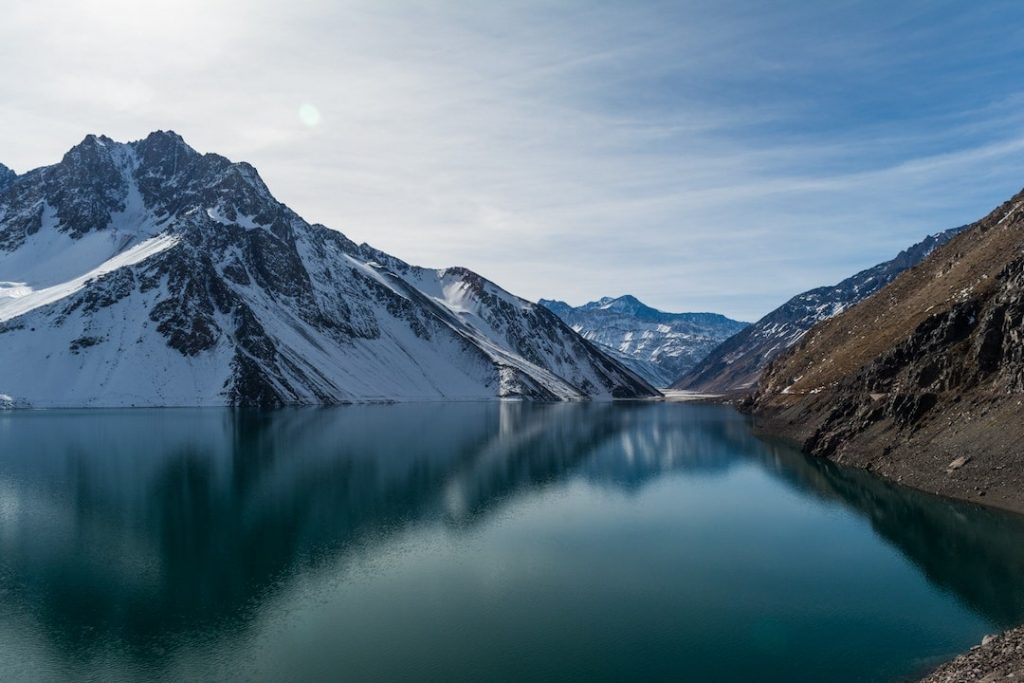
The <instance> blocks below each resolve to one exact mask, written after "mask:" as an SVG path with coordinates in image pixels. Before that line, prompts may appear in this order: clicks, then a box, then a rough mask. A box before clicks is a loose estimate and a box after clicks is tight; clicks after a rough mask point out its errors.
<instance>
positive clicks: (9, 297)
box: [0, 235, 180, 322]
mask: <svg viewBox="0 0 1024 683" xmlns="http://www.w3.org/2000/svg"><path fill="white" fill-rule="evenodd" d="M179 240H180V238H179V237H178V236H177V235H157V236H156V237H153V238H150V239H148V240H146V241H144V242H141V243H139V244H136V245H135V246H134V247H130V248H128V249H126V250H124V251H122V252H121V253H120V254H118V255H117V256H115V257H113V258H112V259H110V260H109V261H106V262H104V263H102V264H100V265H99V266H97V267H96V268H94V269H92V270H90V271H89V272H87V273H85V274H83V275H80V276H78V277H76V278H74V279H71V280H68V281H67V282H62V283H60V284H58V285H53V286H51V287H46V288H44V289H37V290H33V289H32V288H31V287H28V286H27V285H25V284H24V283H14V282H4V283H3V284H4V285H5V287H4V288H2V289H0V322H5V321H7V320H10V319H11V318H16V317H18V316H19V315H24V314H26V313H28V312H29V311H31V310H34V309H36V308H40V307H41V306H46V305H48V304H52V303H55V302H57V301H60V300H61V299H64V298H66V297H68V296H71V295H72V294H74V293H75V292H77V291H79V290H80V289H82V288H83V287H85V286H86V285H87V284H88V283H89V281H90V280H94V279H95V278H98V277H100V276H101V275H106V274H107V273H110V272H113V271H115V270H117V269H118V268H124V267H125V266H132V265H135V264H136V263H141V262H142V261H144V260H146V259H147V258H149V257H151V256H155V255H156V254H159V253H160V252H162V251H165V250H167V249H170V248H171V247H173V246H174V245H175V244H177V243H178V241H179ZM2 275H3V273H0V276H2Z"/></svg>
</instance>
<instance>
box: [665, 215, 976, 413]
mask: <svg viewBox="0 0 1024 683" xmlns="http://www.w3.org/2000/svg"><path fill="white" fill-rule="evenodd" d="M966 227H967V226H960V227H957V228H950V229H948V230H944V231H941V232H937V233H934V234H931V235H928V236H927V237H925V238H924V239H923V240H921V241H920V242H917V243H916V244H913V245H911V246H910V247H907V248H906V249H904V250H902V251H900V253H899V254H897V255H896V256H895V257H894V258H892V259H889V260H888V261H883V262H882V263H879V264H877V265H875V266H872V267H870V268H865V269H864V270H861V271H859V272H857V273H855V274H854V275H851V276H850V277H848V278H845V279H843V280H841V281H840V282H838V283H836V284H834V285H826V286H823V287H816V288H814V289H810V290H808V291H806V292H803V293H801V294H797V295H796V296H794V297H793V298H791V299H789V300H788V301H787V302H786V303H784V304H782V305H781V306H779V307H778V308H776V309H774V310H773V311H771V312H769V313H768V314H767V315H765V316H764V317H762V318H761V319H760V320H758V321H757V322H755V323H753V324H752V325H750V326H749V327H747V328H746V329H744V330H742V331H740V332H738V333H737V334H736V335H735V336H734V337H732V338H730V339H727V340H725V341H724V342H722V344H721V345H720V346H719V347H718V348H716V349H714V350H712V351H711V352H710V353H709V354H708V355H707V356H706V357H705V358H704V359H702V360H701V361H700V362H699V363H697V364H696V365H695V366H694V367H693V368H692V369H690V370H689V371H688V372H686V374H684V375H682V376H681V377H679V378H677V379H676V380H675V381H674V382H673V383H672V386H671V388H672V389H680V390H688V391H698V392H705V393H735V392H742V391H746V390H749V389H752V388H753V387H754V385H755V384H756V382H757V381H758V378H759V377H760V375H761V372H762V371H763V370H764V368H765V367H767V365H768V363H770V362H771V361H772V360H773V359H775V358H777V357H778V356H779V355H780V354H782V353H784V352H785V351H786V350H787V349H789V348H791V347H792V346H793V345H794V344H796V343H797V342H799V341H800V339H801V338H802V337H803V336H804V334H806V333H807V331H808V330H810V329H811V328H812V327H813V326H814V325H816V324H817V323H819V322H821V321H822V320H827V319H828V318H831V317H833V316H835V315H838V314H839V313H841V312H843V311H844V310H846V309H848V308H850V307H851V306H854V305H856V304H858V303H859V302H861V301H863V300H864V299H866V298H867V297H869V296H871V295H872V294H874V293H875V292H877V291H878V290H880V289H882V288H883V287H884V286H885V285H887V284H888V283H889V282H892V280H893V279H895V278H896V277H897V276H898V275H899V274H900V273H902V272H903V271H905V270H906V269H908V268H911V267H913V266H915V265H917V264H918V263H920V262H921V261H922V260H923V259H924V258H925V257H927V256H928V254H930V253H931V252H932V251H933V250H934V249H935V248H936V247H938V246H940V245H942V244H945V243H946V242H948V241H949V240H950V239H952V238H953V237H954V236H955V235H957V234H958V233H959V232H960V231H962V230H964V229H965V228H966Z"/></svg>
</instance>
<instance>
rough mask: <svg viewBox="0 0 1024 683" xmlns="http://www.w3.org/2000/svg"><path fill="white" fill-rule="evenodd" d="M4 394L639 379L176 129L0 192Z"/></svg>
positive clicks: (614, 391)
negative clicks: (349, 234)
mask: <svg viewBox="0 0 1024 683" xmlns="http://www.w3.org/2000/svg"><path fill="white" fill-rule="evenodd" d="M0 393H2V394H4V395H6V396H9V397H10V400H8V401H5V403H6V404H8V405H10V406H14V407H37V408H43V407H65V408H72V407H101V406H103V407H113V406H179V405H182V406H183V405H204V406H206V405H244V406H259V407H273V406H281V405H313V404H317V405H319V404H333V403H348V402H363V401H400V400H410V401H416V400H482V399H498V398H524V399H533V400H545V401H548V400H580V399H599V400H610V399H613V398H643V397H651V396H656V395H657V391H656V390H654V389H653V388H652V387H651V386H649V385H648V384H647V383H646V382H644V381H643V380H642V379H640V378H639V377H638V376H636V375H634V374H633V373H632V372H630V371H629V370H628V369H626V368H625V367H623V366H622V365H619V364H618V363H617V362H616V361H615V360H612V359H610V358H609V357H607V356H606V355H604V354H602V353H601V352H600V351H599V350H598V349H596V348H595V347H594V346H593V345H592V344H590V343H588V342H587V341H585V340H584V339H583V338H582V337H581V336H580V335H578V334H577V333H575V332H574V331H573V330H572V329H570V328H569V327H568V326H566V325H565V324H564V323H562V322H561V321H560V320H559V319H558V318H557V317H556V316H555V315H554V314H553V313H551V312H549V311H548V310H547V309H544V308H542V307H539V306H536V305H534V304H531V303H529V302H527V301H525V300H524V299H522V298H520V297H517V296H515V295H513V294H511V293H510V292H506V291H505V290H503V289H501V287H499V286H498V285H496V284H495V283H492V282H490V281H488V280H486V279H485V278H483V277H481V276H480V275H477V274H476V273H473V272H471V271H469V270H467V269H465V268H445V269H440V270H429V269H424V268H417V267H415V266H411V265H409V264H407V263H404V262H403V261H401V260H400V259H397V258H395V257H393V256H390V255H388V254H385V253H384V252H380V251H378V250H376V249H373V248H372V247H370V246H369V245H365V244H364V245H357V244H356V243H354V242H352V241H351V240H349V239H347V238H346V237H345V236H344V235H342V234H341V233H340V232H337V231H334V230H330V229H328V228H326V227H324V226H320V225H311V224H310V223H308V222H307V221H305V220H303V219H302V218H301V217H300V216H299V215H298V214H296V213H295V212H294V211H292V210H291V209H289V208H288V207H287V206H285V205H284V204H282V203H280V202H279V201H277V200H276V199H274V197H273V196H272V195H271V194H270V191H269V189H268V188H267V187H266V185H265V184H264V183H263V182H262V180H261V179H260V177H259V174H258V173H257V171H256V169H255V168H253V167H251V166H249V165H248V164H245V163H244V162H237V163H236V162H232V161H231V160H229V159H226V158H224V157H222V156H219V155H216V154H200V153H199V152H197V151H196V150H194V149H192V148H191V147H189V146H188V145H187V144H185V142H184V141H183V140H182V139H181V138H180V137H179V136H177V135H176V134H174V133H170V132H156V133H152V134H150V135H149V136H148V137H147V138H146V139H144V140H138V141H135V142H129V143H120V142H116V141H114V140H111V139H109V138H97V137H95V136H89V137H87V138H86V139H85V140H84V141H83V142H82V143H81V144H79V145H77V146H76V147H75V148H73V149H72V150H70V151H69V152H68V153H67V154H66V155H65V156H64V158H63V160H62V161H61V162H60V163H57V164H55V165H53V166H48V167H45V168H43V169H37V170H36V171H30V172H28V173H26V174H24V175H23V176H18V177H16V178H15V179H14V180H13V181H12V182H11V184H10V185H8V186H6V187H3V188H0Z"/></svg>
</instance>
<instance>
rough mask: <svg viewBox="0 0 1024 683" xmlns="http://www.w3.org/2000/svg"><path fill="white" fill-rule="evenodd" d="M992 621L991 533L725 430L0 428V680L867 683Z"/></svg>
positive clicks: (520, 415) (978, 517) (90, 417)
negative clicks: (839, 682) (797, 682)
mask: <svg viewBox="0 0 1024 683" xmlns="http://www.w3.org/2000/svg"><path fill="white" fill-rule="evenodd" d="M1020 621H1024V525H1022V523H1021V520H1020V518H1017V517H1013V516H1009V515H1003V514H999V513H995V512H991V511H987V510H983V509H979V508H975V507H970V506H966V505H959V504H955V503H952V502H949V501H945V500H940V499H937V498H933V497H930V496H927V495H924V494H921V493H918V492H915V491H910V490H906V489H901V488H898V487H895V486H893V485H890V484H887V483H883V482H881V481H879V480H876V479H873V478H871V477H870V476H867V475H866V474H865V473H862V472H857V471H848V470H844V469H840V468H837V467H835V466H833V465H831V464H829V463H825V462H820V461H814V460H810V459H807V458H805V457H803V456H801V455H800V454H799V453H797V452H795V451H794V450H793V449H791V448H790V447H788V446H786V445H783V444H779V443H772V442H766V441H762V440H759V439H757V438H755V437H754V436H752V434H751V432H750V428H749V424H748V422H747V420H746V419H745V418H744V417H743V416H741V415H738V414H737V413H735V412H733V411H732V410H730V409H728V408H723V407H717V406H697V405H681V404H659V403H634V404H629V403H623V404H614V405H613V404H567V405H532V404H525V403H501V404H499V403H478V404H415V405H393V406H356V407H342V408H332V409H309V410H282V411H277V412H269V413H250V412H234V411H228V410H195V411H192V410H160V411H157V410H153V411H82V412H27V413H7V414H0V680H3V681H16V680H41V681H65V680H67V681H71V680H74V681H79V680H97V681H121V680H125V681H127V680H218V681H234V680H239V681H305V680H309V681H346V680H351V681H411V680H425V681H446V682H447V681H640V680H643V681H658V680H666V681H667V680H672V681H814V682H817V681H892V680H902V679H904V678H905V677H908V676H913V675H914V674H915V673H919V672H920V671H921V670H922V669H924V668H927V667H928V666H929V665H930V664H933V663H935V662H936V661H938V660H939V659H942V658H946V657H948V656H950V655H951V654H953V653H955V652H957V651H959V650H963V649H966V648H967V647H969V646H970V645H972V644H974V643H977V642H978V641H980V639H981V637H982V636H983V635H984V634H985V633H989V632H992V631H994V630H996V629H998V628H1000V627H1003V626H1007V625H1010V624H1013V623H1017V622H1020Z"/></svg>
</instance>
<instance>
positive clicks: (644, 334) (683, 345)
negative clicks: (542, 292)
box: [540, 294, 747, 387]
mask: <svg viewBox="0 0 1024 683" xmlns="http://www.w3.org/2000/svg"><path fill="white" fill-rule="evenodd" d="M540 304H541V305H542V306H545V307H547V308H549V309H551V310H552V311H554V312H555V313H556V314H558V317H560V318H561V319H562V320H564V321H565V322H566V323H568V324H569V325H570V326H571V327H572V328H573V329H574V330H576V331H577V332H579V333H580V334H581V335H583V337H585V338H586V339H588V340H590V341H592V342H594V343H596V344H599V345H600V346H601V349H602V350H604V351H606V353H608V354H609V355H611V356H614V357H615V358H616V359H617V360H619V361H620V362H622V363H623V364H624V365H626V366H628V367H629V368H631V369H633V370H634V371H635V372H637V373H638V374H640V375H641V376H642V377H643V378H644V379H646V380H647V381H648V382H650V383H651V384H653V385H654V386H658V387H666V386H668V385H669V384H671V383H672V382H673V381H674V380H675V379H677V378H678V377H679V376H680V375H682V374H683V373H684V372H686V371H687V370H688V369H690V368H692V367H693V366H694V365H695V364H696V363H698V362H699V361H700V360H701V359H702V358H704V356H706V355H707V354H708V353H709V352H710V351H711V350H712V349H713V348H715V347H716V346H718V344H720V343H721V342H722V341H724V340H726V339H728V338H729V337H731V336H733V335H734V334H736V333H737V332H739V331H740V330H742V329H744V328H745V327H746V326H747V323H742V322H739V321H737V320H731V319H730V318H726V317H725V316H724V315H719V314H717V313H666V312H664V311H659V310H657V309H655V308H651V307H650V306H646V305H644V304H643V303H641V302H640V301H639V300H638V299H637V298H636V297H633V296H630V295H628V294H627V295H626V296H620V297H617V298H611V297H605V298H603V299H601V300H599V301H591V302H590V303H587V304H584V305H582V306H570V305H569V304H567V303H565V302H562V301H549V300H546V299H541V301H540Z"/></svg>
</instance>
